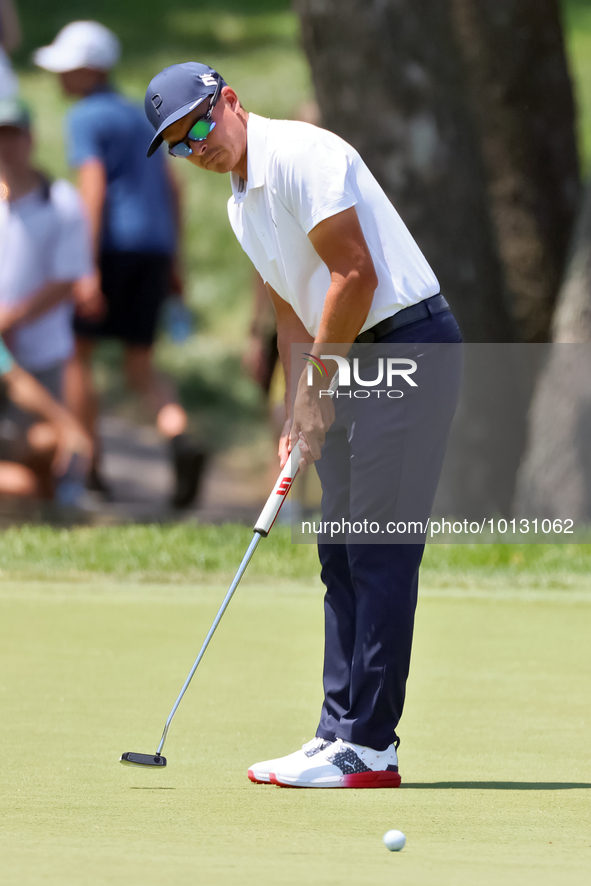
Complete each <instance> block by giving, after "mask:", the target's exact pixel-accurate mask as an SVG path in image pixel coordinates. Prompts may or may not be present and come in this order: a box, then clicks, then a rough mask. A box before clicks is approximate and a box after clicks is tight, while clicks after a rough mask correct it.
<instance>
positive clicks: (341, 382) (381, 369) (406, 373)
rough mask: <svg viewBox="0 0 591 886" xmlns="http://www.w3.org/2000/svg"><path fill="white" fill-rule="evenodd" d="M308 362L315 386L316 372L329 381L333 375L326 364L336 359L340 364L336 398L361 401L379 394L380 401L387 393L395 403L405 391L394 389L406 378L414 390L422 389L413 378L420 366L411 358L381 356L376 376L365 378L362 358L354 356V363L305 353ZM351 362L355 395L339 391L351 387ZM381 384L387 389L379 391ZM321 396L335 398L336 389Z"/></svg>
mask: <svg viewBox="0 0 591 886" xmlns="http://www.w3.org/2000/svg"><path fill="white" fill-rule="evenodd" d="M304 360H306V362H307V364H308V369H307V384H308V386H311V385H312V384H313V383H314V369H316V371H317V372H319V373H320V375H321V376H322V377H323V378H326V379H327V380H328V379H329V377H330V374H329V371H328V369H327V367H326V364H325V362H324V361H325V360H334V362H335V363H336V364H337V384H336V389H335V390H334V395H335V396H336V397H339V396H341V397H351V396H353V397H356V398H357V399H367V398H368V397H371V395H372V394H374V395H377V397H378V398H379V397H380V395H381V394H385V395H386V397H389V398H390V399H391V400H399V399H400V398H401V397H403V396H404V391H400V390H396V389H394V388H393V385H394V383H395V381H396V382H399V381H400V379H402V380H403V381H405V382H406V383H407V385H409V386H410V387H412V388H416V387H418V385H417V383H416V381H414V379H412V378H411V375H412V374H413V373H414V372H416V371H417V368H418V367H417V363H416V362H415V361H414V360H410V359H409V358H407V357H386V358H384V357H379V358H378V360H377V366H376V368H375V370H374V373H372V375H374V376H375V377H373V378H361V373H360V369H359V358H358V357H354V358H353V360H352V361H350V360H349V359H348V358H347V357H341V356H340V355H339V354H321V355H320V357H315V356H314V354H304ZM351 363H352V364H353V365H352V368H353V381H354V383H355V384H356V385H358V386H359V388H358V389H356V390H354V391H352V392H351V391H339V388H350V387H351ZM365 371H366V368H365V367H364V372H365ZM381 384H385V387H384V388H378V385H381ZM368 388H371V389H372V390H367V389H368ZM319 393H320V397H332V396H333V391H332V390H331V391H329V390H326V391H320V392H319Z"/></svg>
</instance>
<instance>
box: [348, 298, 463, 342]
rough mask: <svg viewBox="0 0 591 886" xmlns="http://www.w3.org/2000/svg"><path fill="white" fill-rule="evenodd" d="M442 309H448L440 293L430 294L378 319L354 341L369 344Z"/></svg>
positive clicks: (438, 312)
mask: <svg viewBox="0 0 591 886" xmlns="http://www.w3.org/2000/svg"><path fill="white" fill-rule="evenodd" d="M442 311H449V305H448V303H447V301H446V300H445V299H444V297H443V296H442V295H432V296H431V297H430V298H425V299H424V300H423V301H420V302H418V304H416V305H409V307H408V308H403V309H402V310H401V311H398V312H397V313H396V314H393V315H392V316H391V317H386V319H385V320H380V322H379V323H376V325H375V326H372V327H371V329H366V330H365V332H361V333H360V334H359V335H358V336H357V338H356V339H355V342H356V343H358V344H361V345H365V344H371V343H372V342H374V341H377V340H378V339H380V338H383V337H384V336H385V335H389V333H390V332H394V330H395V329H400V327H401V326H408V324H409V323H416V321H417V320H426V319H427V317H430V316H431V315H432V314H441V313H442Z"/></svg>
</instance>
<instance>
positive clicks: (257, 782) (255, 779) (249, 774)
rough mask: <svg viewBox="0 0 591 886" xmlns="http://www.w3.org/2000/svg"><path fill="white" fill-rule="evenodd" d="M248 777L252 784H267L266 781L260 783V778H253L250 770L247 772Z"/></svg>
mask: <svg viewBox="0 0 591 886" xmlns="http://www.w3.org/2000/svg"><path fill="white" fill-rule="evenodd" d="M248 777H249V778H250V780H251V781H252V782H253V783H254V784H269V782H268V781H261V779H260V778H255V776H254V774H253V771H252V769H249V770H248Z"/></svg>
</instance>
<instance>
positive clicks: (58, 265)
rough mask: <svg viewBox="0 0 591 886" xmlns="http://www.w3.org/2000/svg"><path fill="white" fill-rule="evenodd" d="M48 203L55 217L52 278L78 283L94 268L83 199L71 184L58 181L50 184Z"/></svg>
mask: <svg viewBox="0 0 591 886" xmlns="http://www.w3.org/2000/svg"><path fill="white" fill-rule="evenodd" d="M51 202H52V206H53V209H54V212H55V214H56V216H57V218H56V221H57V224H56V232H55V241H54V249H53V250H52V258H51V263H52V268H51V277H52V279H53V280H78V279H79V278H80V277H84V276H85V275H86V274H91V273H92V269H93V263H92V250H91V242H90V227H89V224H88V220H87V218H86V212H85V210H84V205H83V203H82V199H81V197H80V195H79V194H78V191H77V190H76V188H74V186H73V185H71V184H70V182H67V181H63V180H61V181H57V182H55V183H54V184H53V185H52V188H51Z"/></svg>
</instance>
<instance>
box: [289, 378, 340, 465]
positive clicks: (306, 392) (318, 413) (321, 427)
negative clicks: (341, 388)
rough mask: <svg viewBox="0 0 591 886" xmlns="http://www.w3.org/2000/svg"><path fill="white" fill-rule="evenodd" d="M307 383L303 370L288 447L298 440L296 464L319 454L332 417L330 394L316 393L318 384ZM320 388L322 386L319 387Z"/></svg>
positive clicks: (306, 463) (332, 408) (318, 390)
mask: <svg viewBox="0 0 591 886" xmlns="http://www.w3.org/2000/svg"><path fill="white" fill-rule="evenodd" d="M322 384H323V382H321V383H320V384H318V383H315V384H313V385H310V386H308V384H307V381H306V373H303V374H302V376H301V377H300V381H299V384H298V390H297V394H296V398H295V402H294V406H293V420H292V425H291V434H290V448H291V449H293V448H294V446H295V445H296V443H299V444H300V453H301V456H302V457H301V460H300V467H301V468H303V467H304V466H305V465H311V464H313V463H314V462H315V461H317V460H318V459H319V458H320V457H321V454H322V447H323V445H324V440H325V437H326V433H327V431H328V429H329V428H330V426H331V424H332V423H333V421H334V419H335V411H334V406H333V402H332V398H331V397H330V396H328V395H325V396H322V397H321V396H320V391H321V385H322ZM322 390H323V389H322Z"/></svg>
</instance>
